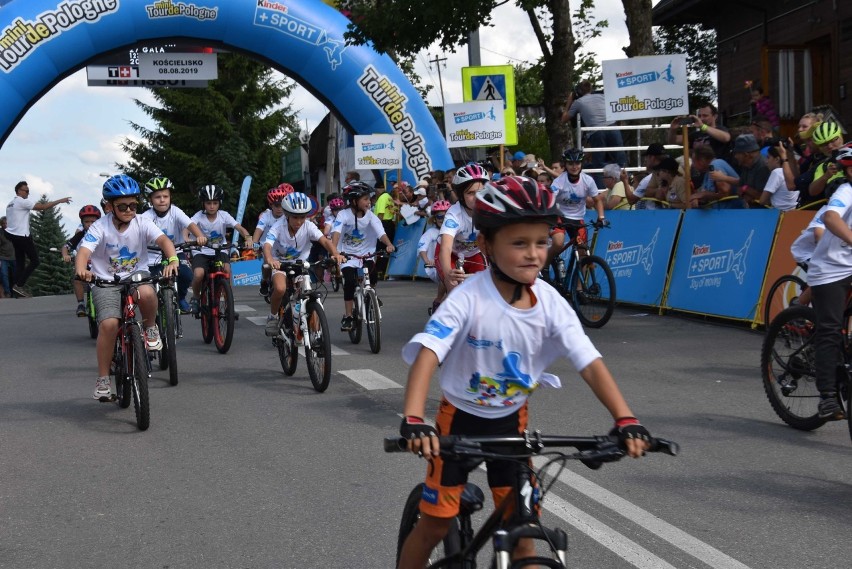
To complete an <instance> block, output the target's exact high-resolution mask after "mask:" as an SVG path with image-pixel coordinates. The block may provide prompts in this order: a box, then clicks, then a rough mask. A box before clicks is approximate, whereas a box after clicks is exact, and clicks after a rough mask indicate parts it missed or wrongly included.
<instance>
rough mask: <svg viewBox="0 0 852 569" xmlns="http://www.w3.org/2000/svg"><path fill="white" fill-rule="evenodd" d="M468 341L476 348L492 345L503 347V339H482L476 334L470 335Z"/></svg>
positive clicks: (498, 347)
mask: <svg viewBox="0 0 852 569" xmlns="http://www.w3.org/2000/svg"><path fill="white" fill-rule="evenodd" d="M467 343H468V345H469V346H470V347H471V348H473V349H475V350H479V349H483V348H491V347H494V348H497V349H498V350H502V349H503V340H496V341H495V340H480V339H478V338H477V337H476V336H471V335H468V337H467Z"/></svg>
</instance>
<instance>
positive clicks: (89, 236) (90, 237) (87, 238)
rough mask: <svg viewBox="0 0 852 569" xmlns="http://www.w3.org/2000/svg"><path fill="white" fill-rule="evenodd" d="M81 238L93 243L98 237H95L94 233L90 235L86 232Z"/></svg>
mask: <svg viewBox="0 0 852 569" xmlns="http://www.w3.org/2000/svg"><path fill="white" fill-rule="evenodd" d="M83 239H84V240H86V241H88V242H89V243H94V242H95V241H97V240H98V238H97V237H95V236H94V235H92V234H91V233H86V236H85V237H83Z"/></svg>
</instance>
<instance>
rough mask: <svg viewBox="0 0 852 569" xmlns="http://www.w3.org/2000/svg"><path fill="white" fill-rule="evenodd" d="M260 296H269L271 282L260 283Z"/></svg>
mask: <svg viewBox="0 0 852 569" xmlns="http://www.w3.org/2000/svg"><path fill="white" fill-rule="evenodd" d="M260 296H269V282H267V281H260Z"/></svg>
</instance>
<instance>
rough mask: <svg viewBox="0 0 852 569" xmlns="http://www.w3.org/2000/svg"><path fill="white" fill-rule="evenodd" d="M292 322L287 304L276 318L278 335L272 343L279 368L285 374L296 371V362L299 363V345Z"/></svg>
mask: <svg viewBox="0 0 852 569" xmlns="http://www.w3.org/2000/svg"><path fill="white" fill-rule="evenodd" d="M292 322H293V313H292V312H291V310H290V307H289V306H288V307H287V310H285V311H284V314H283V316H281V317H280V318H279V319H278V336H277V337H276V338H274V339H273V343H275V346H276V347H277V348H278V359H279V360H281V369H283V370H284V373H285V374H287V375H293V374H294V373H296V364H297V363H299V346H297V345H296V336H295V335H294V334H293V324H292Z"/></svg>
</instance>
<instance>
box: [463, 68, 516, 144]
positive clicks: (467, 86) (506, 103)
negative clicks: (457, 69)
mask: <svg viewBox="0 0 852 569" xmlns="http://www.w3.org/2000/svg"><path fill="white" fill-rule="evenodd" d="M462 94H463V98H464V101H465V102H470V101H503V110H504V113H503V117H504V119H505V121H506V130H505V133H506V142H505V144H506V145H507V146H513V145H515V144H517V143H518V119H517V113H516V111H515V70H514V69H513V68H512V66H511V65H488V66H478V67H462Z"/></svg>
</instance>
